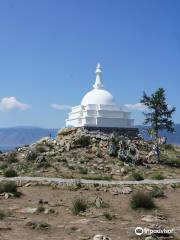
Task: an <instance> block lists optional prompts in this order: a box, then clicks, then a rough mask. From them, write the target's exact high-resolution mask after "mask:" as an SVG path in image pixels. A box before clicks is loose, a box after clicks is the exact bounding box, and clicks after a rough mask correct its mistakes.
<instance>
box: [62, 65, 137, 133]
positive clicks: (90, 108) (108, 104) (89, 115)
mask: <svg viewBox="0 0 180 240" xmlns="http://www.w3.org/2000/svg"><path fill="white" fill-rule="evenodd" d="M66 127H84V128H86V129H88V130H100V131H104V132H113V131H116V132H119V133H120V134H127V135H134V136H135V135H137V132H138V131H137V128H134V119H132V118H131V113H130V112H128V111H125V110H123V109H122V108H121V107H120V106H119V105H117V103H116V101H115V99H114V97H113V96H112V94H111V93H110V92H109V91H107V90H105V88H104V86H103V83H102V69H101V67H100V64H98V65H97V67H96V80H95V84H94V85H93V89H92V90H91V91H89V92H88V93H87V94H86V95H85V96H84V97H83V99H82V101H81V104H80V105H79V106H75V107H72V110H71V112H70V113H69V117H68V119H66Z"/></svg>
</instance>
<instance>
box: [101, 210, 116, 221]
mask: <svg viewBox="0 0 180 240" xmlns="http://www.w3.org/2000/svg"><path fill="white" fill-rule="evenodd" d="M103 216H104V217H105V218H106V219H107V220H109V221H111V220H113V218H115V216H114V215H112V214H111V213H109V212H105V213H104V214H103Z"/></svg>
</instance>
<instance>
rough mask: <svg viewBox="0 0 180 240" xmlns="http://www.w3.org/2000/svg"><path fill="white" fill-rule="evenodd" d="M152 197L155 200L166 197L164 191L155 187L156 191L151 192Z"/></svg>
mask: <svg viewBox="0 0 180 240" xmlns="http://www.w3.org/2000/svg"><path fill="white" fill-rule="evenodd" d="M150 195H151V197H153V198H163V197H165V194H164V191H163V189H161V188H159V187H157V186H156V187H154V189H153V190H152V191H151V192H150Z"/></svg>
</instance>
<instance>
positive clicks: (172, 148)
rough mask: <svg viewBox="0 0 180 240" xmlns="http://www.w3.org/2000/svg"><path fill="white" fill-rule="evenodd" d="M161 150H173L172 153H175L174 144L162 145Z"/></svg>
mask: <svg viewBox="0 0 180 240" xmlns="http://www.w3.org/2000/svg"><path fill="white" fill-rule="evenodd" d="M161 148H163V149H164V150H172V151H174V146H173V145H172V144H164V145H161Z"/></svg>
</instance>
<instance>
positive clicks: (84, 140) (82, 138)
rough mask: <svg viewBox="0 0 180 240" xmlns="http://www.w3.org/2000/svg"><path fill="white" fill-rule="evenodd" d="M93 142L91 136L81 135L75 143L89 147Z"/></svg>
mask: <svg viewBox="0 0 180 240" xmlns="http://www.w3.org/2000/svg"><path fill="white" fill-rule="evenodd" d="M90 143H91V138H90V137H89V136H84V135H83V136H80V137H79V138H78V139H77V140H75V141H74V144H75V145H80V146H82V147H87V146H89V145H90Z"/></svg>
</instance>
